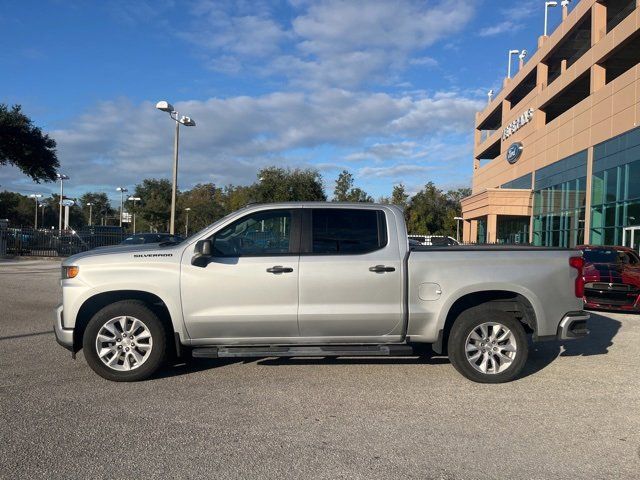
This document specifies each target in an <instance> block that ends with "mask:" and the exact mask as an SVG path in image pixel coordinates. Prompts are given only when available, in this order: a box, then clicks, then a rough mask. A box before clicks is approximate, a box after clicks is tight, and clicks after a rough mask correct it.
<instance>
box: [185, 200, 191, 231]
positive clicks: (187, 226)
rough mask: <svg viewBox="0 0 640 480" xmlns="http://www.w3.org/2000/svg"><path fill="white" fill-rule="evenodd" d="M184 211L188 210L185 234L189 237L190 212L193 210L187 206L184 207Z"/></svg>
mask: <svg viewBox="0 0 640 480" xmlns="http://www.w3.org/2000/svg"><path fill="white" fill-rule="evenodd" d="M184 211H185V212H187V221H186V223H185V226H184V236H185V237H188V236H189V212H190V211H191V209H190V208H189V207H187V208H185V209H184Z"/></svg>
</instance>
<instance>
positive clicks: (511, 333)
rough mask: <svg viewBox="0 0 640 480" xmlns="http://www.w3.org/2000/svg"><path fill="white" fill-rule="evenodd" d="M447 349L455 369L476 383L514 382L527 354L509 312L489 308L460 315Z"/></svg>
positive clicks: (524, 338) (521, 333)
mask: <svg viewBox="0 0 640 480" xmlns="http://www.w3.org/2000/svg"><path fill="white" fill-rule="evenodd" d="M448 349H449V360H450V361H451V363H452V364H453V366H454V367H455V369H456V370H458V372H460V373H461V374H462V375H464V376H465V377H466V378H468V379H469V380H472V381H474V382H479V383H504V382H508V381H511V380H513V379H514V378H516V377H517V376H518V375H519V374H520V372H521V371H522V369H523V368H524V365H525V363H526V361H527V356H528V354H529V345H528V342H527V334H526V332H525V330H524V327H523V326H522V324H521V323H520V322H519V321H518V320H517V319H516V318H513V316H511V315H509V314H508V313H506V312H503V311H501V310H494V309H491V308H490V307H488V306H480V307H475V308H470V309H469V310H465V311H464V312H462V313H461V314H460V316H459V317H458V318H457V319H456V321H455V322H454V324H453V327H452V328H451V332H450V334H449V343H448Z"/></svg>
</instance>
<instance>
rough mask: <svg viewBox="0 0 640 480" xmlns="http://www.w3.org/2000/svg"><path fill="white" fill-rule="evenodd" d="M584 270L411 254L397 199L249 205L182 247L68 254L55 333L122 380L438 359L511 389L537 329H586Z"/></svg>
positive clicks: (102, 371) (547, 262) (572, 254)
mask: <svg viewBox="0 0 640 480" xmlns="http://www.w3.org/2000/svg"><path fill="white" fill-rule="evenodd" d="M582 266H583V260H582V257H581V254H580V253H579V252H577V251H573V250H566V249H541V248H534V247H520V248H517V247H490V246H487V247H478V246H444V247H414V248H411V249H410V248H409V244H408V239H407V230H406V227H405V223H404V218H403V214H402V211H401V210H400V209H399V208H397V207H394V206H391V205H375V204H339V203H282V204H270V205H252V206H249V207H246V208H244V209H242V210H239V211H237V212H234V213H232V214H230V215H228V216H226V217H225V218H222V219H221V220H219V221H218V222H216V223H214V224H213V225H211V226H209V227H207V228H205V229H204V230H202V231H201V232H198V233H196V234H194V235H192V236H191V237H190V238H187V239H186V240H183V241H182V242H180V243H177V244H176V243H166V244H155V245H134V246H120V247H113V248H102V249H97V250H93V251H89V252H85V253H81V254H79V255H75V256H72V257H69V258H68V259H66V260H65V261H64V262H63V264H62V292H63V294H62V296H63V302H62V304H61V305H60V306H58V307H57V308H56V310H55V326H54V330H55V334H56V338H57V340H58V343H60V344H61V345H63V346H64V347H66V348H68V349H69V350H71V352H72V353H73V355H75V353H76V352H77V351H79V350H80V349H81V348H82V349H84V355H85V358H86V360H87V363H88V364H89V366H90V367H91V368H92V369H93V370H95V371H96V373H98V374H99V375H101V376H102V377H104V378H107V379H110V380H115V381H133V380H142V379H145V378H147V377H149V376H151V375H152V374H153V373H154V372H155V371H156V370H157V369H158V368H159V367H160V366H161V365H162V364H163V362H165V361H166V360H167V359H168V358H175V357H176V356H177V357H185V358H191V357H213V358H217V357H274V356H287V357H301V356H316V357H317V356H319V357H328V356H349V357H351V356H375V355H400V356H407V355H419V354H421V353H423V352H425V351H427V352H429V351H433V352H436V353H437V354H447V355H448V356H449V359H450V360H451V363H452V364H453V366H454V367H455V368H456V369H457V370H458V371H459V372H460V373H461V374H462V375H464V376H465V377H467V378H468V379H470V380H473V381H476V382H486V383H500V382H506V381H509V380H511V379H513V378H515V377H516V376H517V375H518V374H519V373H520V372H521V370H522V368H523V366H524V364H525V362H526V360H527V355H528V336H529V335H531V336H532V338H533V341H540V340H547V339H561V340H567V339H573V338H576V337H581V336H584V335H587V334H588V330H587V319H588V318H589V316H588V314H586V313H585V312H584V311H582V306H583V300H582V297H583V277H582ZM429 346H430V348H429Z"/></svg>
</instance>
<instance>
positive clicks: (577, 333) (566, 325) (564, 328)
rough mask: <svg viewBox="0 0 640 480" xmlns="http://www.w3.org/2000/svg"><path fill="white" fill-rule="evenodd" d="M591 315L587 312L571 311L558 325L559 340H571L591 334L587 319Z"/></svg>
mask: <svg viewBox="0 0 640 480" xmlns="http://www.w3.org/2000/svg"><path fill="white" fill-rule="evenodd" d="M589 317H590V315H589V314H588V313H587V312H583V311H580V312H569V313H567V314H566V315H565V316H564V317H563V318H562V320H561V321H560V325H558V334H557V338H558V340H571V339H574V338H581V337H586V336H587V335H589V329H588V328H587V320H589Z"/></svg>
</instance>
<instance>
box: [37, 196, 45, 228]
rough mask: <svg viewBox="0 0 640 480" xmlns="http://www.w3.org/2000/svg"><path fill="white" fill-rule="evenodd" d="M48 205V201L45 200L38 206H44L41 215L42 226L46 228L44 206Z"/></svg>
mask: <svg viewBox="0 0 640 480" xmlns="http://www.w3.org/2000/svg"><path fill="white" fill-rule="evenodd" d="M46 205H47V204H46V203H44V202H42V203H40V204H38V206H39V207H40V208H42V212H41V215H40V216H41V217H42V228H45V226H44V207H45V206H46Z"/></svg>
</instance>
